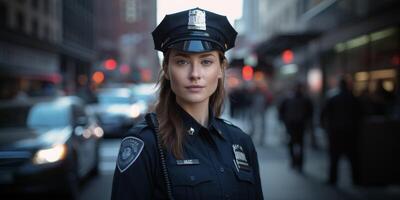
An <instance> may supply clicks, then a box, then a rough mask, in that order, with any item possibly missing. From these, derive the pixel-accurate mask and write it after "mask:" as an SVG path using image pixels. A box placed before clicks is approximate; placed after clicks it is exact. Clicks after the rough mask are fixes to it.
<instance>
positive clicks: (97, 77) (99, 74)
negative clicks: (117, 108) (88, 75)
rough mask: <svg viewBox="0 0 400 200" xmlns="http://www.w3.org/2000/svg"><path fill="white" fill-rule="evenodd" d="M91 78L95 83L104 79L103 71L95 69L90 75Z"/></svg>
mask: <svg viewBox="0 0 400 200" xmlns="http://www.w3.org/2000/svg"><path fill="white" fill-rule="evenodd" d="M92 80H93V81H94V82H95V83H96V84H100V83H102V82H103V81H104V73H103V72H101V71H96V72H95V73H94V74H93V76H92Z"/></svg>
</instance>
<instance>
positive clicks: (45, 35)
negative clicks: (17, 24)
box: [43, 25, 50, 40]
mask: <svg viewBox="0 0 400 200" xmlns="http://www.w3.org/2000/svg"><path fill="white" fill-rule="evenodd" d="M43 32H44V38H45V39H46V40H49V39H50V29H49V27H48V26H47V25H46V26H44V27H43Z"/></svg>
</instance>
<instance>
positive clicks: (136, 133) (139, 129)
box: [121, 120, 156, 149]
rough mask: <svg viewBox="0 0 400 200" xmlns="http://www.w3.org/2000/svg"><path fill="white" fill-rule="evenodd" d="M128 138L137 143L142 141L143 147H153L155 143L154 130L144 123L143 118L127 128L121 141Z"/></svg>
mask: <svg viewBox="0 0 400 200" xmlns="http://www.w3.org/2000/svg"><path fill="white" fill-rule="evenodd" d="M128 138H131V140H132V139H134V140H136V141H138V142H139V143H143V146H144V148H145V149H149V148H155V145H156V138H155V134H154V130H153V129H152V128H151V127H150V126H149V125H148V124H147V123H146V121H145V120H142V121H140V122H139V123H138V124H136V125H135V126H134V127H132V128H131V129H129V131H128V133H127V134H126V135H125V137H124V138H123V139H122V142H121V143H123V142H125V141H126V140H128ZM131 140H128V141H131Z"/></svg>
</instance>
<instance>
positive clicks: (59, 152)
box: [33, 144, 67, 165]
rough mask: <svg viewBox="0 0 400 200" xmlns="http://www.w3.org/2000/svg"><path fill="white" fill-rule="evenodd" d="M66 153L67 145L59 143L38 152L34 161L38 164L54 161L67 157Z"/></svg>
mask: <svg viewBox="0 0 400 200" xmlns="http://www.w3.org/2000/svg"><path fill="white" fill-rule="evenodd" d="M66 154H67V146H66V145H65V144H59V145H56V146H53V147H51V148H49V149H42V150H39V151H38V152H36V154H35V156H34V157H33V163H34V164H37V165H40V164H46V163H54V162H57V161H59V160H61V159H63V158H65V155H66Z"/></svg>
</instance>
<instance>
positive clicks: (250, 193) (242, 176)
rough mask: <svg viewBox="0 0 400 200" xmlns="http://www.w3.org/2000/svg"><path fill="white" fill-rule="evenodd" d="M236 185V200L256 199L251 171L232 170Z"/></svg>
mask: <svg viewBox="0 0 400 200" xmlns="http://www.w3.org/2000/svg"><path fill="white" fill-rule="evenodd" d="M233 171H234V173H235V176H236V179H237V183H238V184H235V187H236V188H235V189H234V191H235V194H234V195H233V196H234V197H236V198H237V199H256V196H255V194H256V184H255V179H254V173H253V170H252V169H250V170H240V171H238V170H237V169H236V168H235V169H233Z"/></svg>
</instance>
